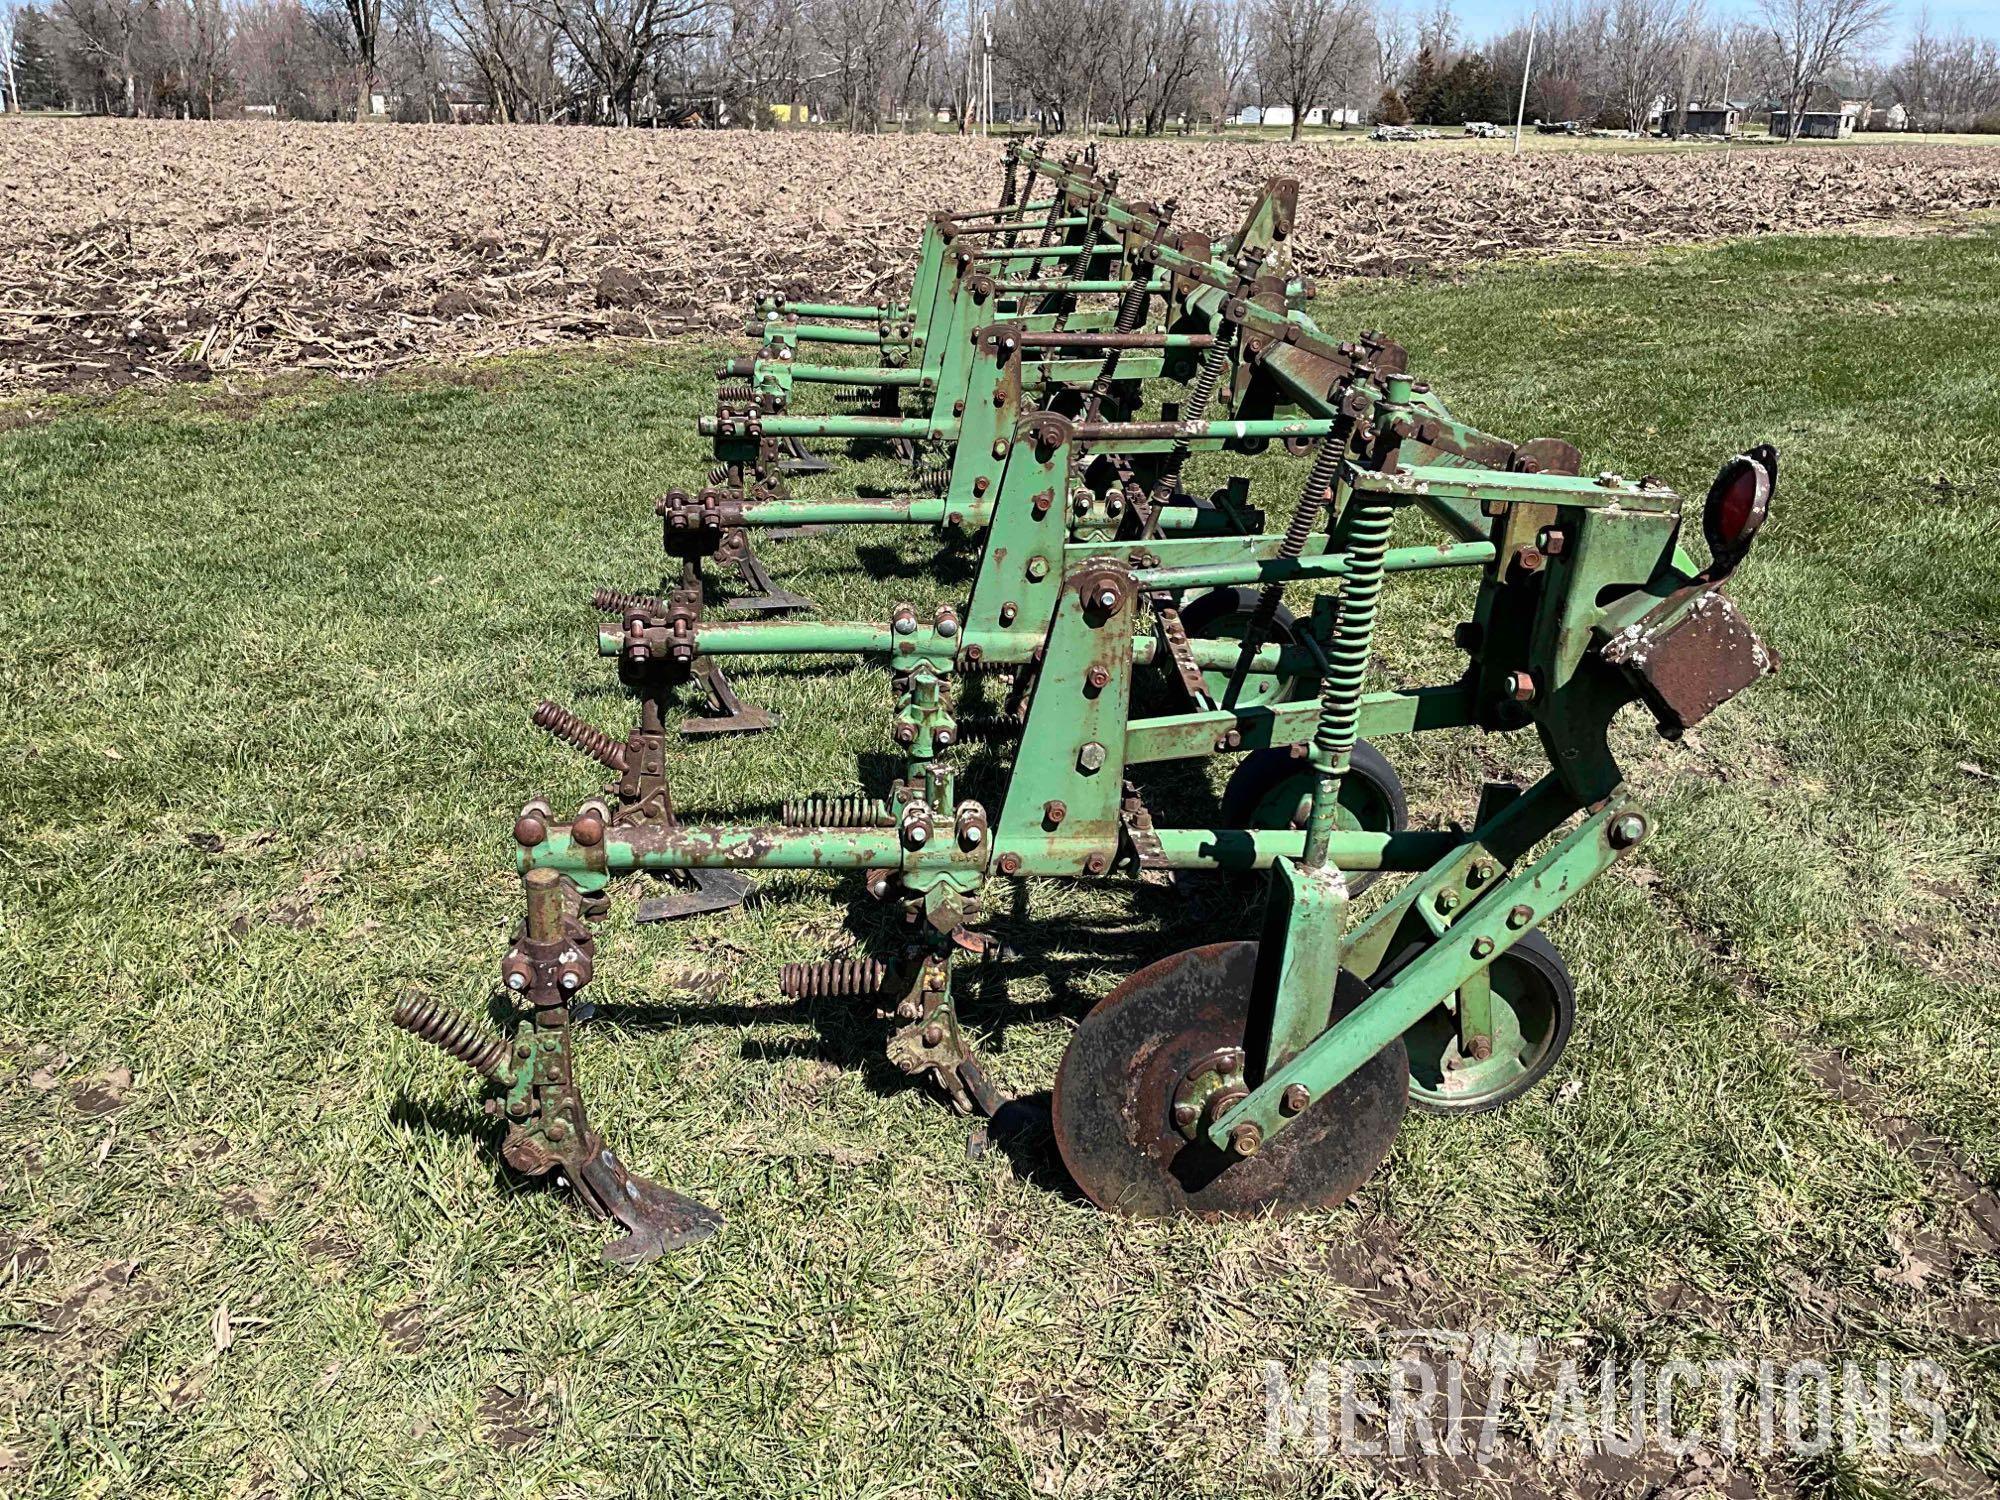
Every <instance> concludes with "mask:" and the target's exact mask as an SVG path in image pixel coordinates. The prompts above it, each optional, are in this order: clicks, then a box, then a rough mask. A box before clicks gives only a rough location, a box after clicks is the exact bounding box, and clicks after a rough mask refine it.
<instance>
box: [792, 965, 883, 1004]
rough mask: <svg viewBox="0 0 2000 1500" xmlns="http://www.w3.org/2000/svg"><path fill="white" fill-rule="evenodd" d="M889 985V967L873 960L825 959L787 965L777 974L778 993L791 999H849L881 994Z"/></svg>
mask: <svg viewBox="0 0 2000 1500" xmlns="http://www.w3.org/2000/svg"><path fill="white" fill-rule="evenodd" d="M888 982H889V966H888V965H887V964H885V963H883V962H882V961H881V960H880V959H874V958H825V959H821V960H820V961H819V962H818V963H811V964H786V965H785V966H784V967H783V968H782V969H780V970H779V971H778V991H779V993H780V994H782V995H784V996H785V997H786V998H787V999H790V1000H832V999H847V998H852V997H854V996H858V995H879V994H881V993H882V988H883V986H884V985H886V984H887V983H888Z"/></svg>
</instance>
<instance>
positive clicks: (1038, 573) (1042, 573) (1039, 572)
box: [1028, 557, 1049, 583]
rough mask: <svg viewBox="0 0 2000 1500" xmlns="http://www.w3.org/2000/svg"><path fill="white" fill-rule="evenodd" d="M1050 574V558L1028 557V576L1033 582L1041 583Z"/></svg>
mask: <svg viewBox="0 0 2000 1500" xmlns="http://www.w3.org/2000/svg"><path fill="white" fill-rule="evenodd" d="M1048 576H1049V560H1048V559H1047V558H1046V557H1031V558H1029V559H1028V578H1029V580H1030V581H1031V582H1033V583H1040V582H1041V581H1042V580H1043V579H1044V578H1046V577H1048Z"/></svg>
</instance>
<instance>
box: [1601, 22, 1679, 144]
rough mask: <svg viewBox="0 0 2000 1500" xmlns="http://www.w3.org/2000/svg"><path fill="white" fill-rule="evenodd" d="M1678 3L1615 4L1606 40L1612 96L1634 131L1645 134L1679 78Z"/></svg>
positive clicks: (1606, 56)
mask: <svg viewBox="0 0 2000 1500" xmlns="http://www.w3.org/2000/svg"><path fill="white" fill-rule="evenodd" d="M1678 10H1679V6H1678V4H1677V0H1613V4H1612V7H1611V26H1610V30H1609V31H1608V32H1607V33H1606V35H1605V61H1606V62H1607V63H1608V64H1609V69H1610V83H1611V97H1612V101H1613V102H1614V103H1615V104H1616V105H1617V107H1618V110H1619V112H1620V113H1621V114H1623V115H1624V117H1625V125H1626V128H1627V129H1629V130H1638V131H1643V130H1645V128H1646V125H1647V123H1648V121H1650V120H1651V118H1652V113H1653V106H1654V104H1655V103H1656V102H1657V101H1658V100H1659V98H1660V96H1661V95H1662V93H1663V92H1664V91H1665V89H1666V86H1667V81H1668V79H1670V78H1671V77H1672V76H1673V69H1674V62H1675V44H1676V42H1677V41H1678V40H1679V35H1680V31H1679V24H1678V23H1679V15H1678Z"/></svg>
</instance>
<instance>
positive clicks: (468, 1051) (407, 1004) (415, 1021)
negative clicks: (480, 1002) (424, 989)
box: [389, 995, 507, 1079]
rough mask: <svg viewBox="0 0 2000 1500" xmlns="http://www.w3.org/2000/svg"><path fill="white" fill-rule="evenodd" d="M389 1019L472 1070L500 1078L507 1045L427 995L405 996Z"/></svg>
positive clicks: (505, 1058) (489, 1076)
mask: <svg viewBox="0 0 2000 1500" xmlns="http://www.w3.org/2000/svg"><path fill="white" fill-rule="evenodd" d="M389 1019H390V1020H391V1021H393V1022H394V1023H395V1024H396V1025H398V1026H400V1027H402V1028H403V1030H405V1031H407V1032H409V1033H410V1035H412V1036H415V1037H420V1038H422V1039H423V1040H424V1041H427V1042H429V1043H430V1044H431V1045H432V1046H433V1047H436V1048H437V1049H438V1050H439V1051H440V1052H443V1053H446V1054H448V1055H449V1056H451V1057H455V1058H457V1059H458V1060H459V1061H460V1062H462V1063H464V1064H465V1065H466V1066H467V1067H468V1068H470V1069H472V1071H473V1072H475V1073H478V1074H480V1075H482V1076H483V1077H486V1078H494V1079H497V1078H498V1077H499V1076H500V1070H501V1068H502V1066H503V1065H504V1064H505V1063H506V1061H507V1044H506V1043H505V1042H503V1041H501V1040H500V1038H498V1037H496V1036H492V1035H490V1034H488V1033H487V1032H486V1031H485V1030H484V1029H483V1028H481V1027H480V1026H478V1025H477V1024H475V1023H474V1022H472V1021H469V1020H467V1019H466V1018H465V1017H464V1016H461V1015H460V1014H458V1012H456V1011H455V1010H453V1009H451V1007H450V1006H447V1005H444V1004H442V1003H441V1002H439V1001H436V1000H433V999H431V998H430V997H429V996H428V995H406V996H405V997H404V998H403V999H401V1000H399V1001H398V1002H397V1003H396V1008H395V1010H394V1011H392V1012H391V1013H390V1016H389Z"/></svg>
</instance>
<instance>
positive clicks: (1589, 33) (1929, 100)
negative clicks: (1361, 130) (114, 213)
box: [0, 0, 2000, 139]
mask: <svg viewBox="0 0 2000 1500" xmlns="http://www.w3.org/2000/svg"><path fill="white" fill-rule="evenodd" d="M1891 19H1892V15H1891V0H1758V3H1757V5H1756V8H1755V9H1754V10H1752V11H1749V12H1746V13H1742V14H1735V15H1730V16H1724V15H1722V14H1720V13H1719V12H1718V11H1716V10H1714V9H1713V8H1712V0H1553V3H1545V4H1543V5H1541V6H1540V7H1538V10H1537V13H1536V15H1535V18H1534V21H1533V23H1532V28H1531V27H1530V26H1529V25H1526V24H1524V25H1519V26H1516V27H1513V28H1512V29H1510V30H1507V31H1504V32H1502V33H1500V34H1498V35H1493V36H1488V37H1483V38H1473V37H1471V36H1470V35H1468V34H1467V33H1466V30H1465V28H1464V27H1463V25H1462V24H1461V23H1460V21H1459V20H1458V18H1457V17H1456V15H1455V14H1454V13H1453V12H1452V10H1451V9H1450V7H1449V5H1448V4H1439V5H1437V6H1436V7H1435V8H1433V9H1431V10H1428V11H1417V10H1412V9H1407V8H1404V7H1401V6H1399V5H1397V4H1395V3H1394V0H985V3H983V4H982V3H981V0H969V3H961V0H33V3H21V0H12V8H11V10H0V20H5V21H7V22H9V23H11V24H10V25H9V26H8V30H7V32H6V34H4V35H0V57H3V58H4V61H5V62H6V64H7V67H6V69H5V71H4V72H0V86H4V88H5V93H6V98H7V102H8V103H9V105H10V106H12V107H15V108H19V107H21V106H22V105H24V104H25V105H26V106H27V107H28V108H31V109H33V108H45V109H46V108H69V109H76V110H84V111H90V112H96V113H103V114H120V115H151V116H169V117H193V118H212V117H214V116H215V115H216V114H217V113H218V112H230V113H234V112H238V111H240V110H242V109H244V108H245V107H246V106H247V107H248V108H250V109H251V110H253V111H254V112H257V113H267V114H274V115H278V116H281V117H284V118H289V119H307V120H331V119H340V118H349V119H351V118H354V117H356V116H357V115H373V114H377V113H381V114H386V115H389V116H391V117H393V118H397V119H402V120H420V121H443V120H454V119H479V120H492V121H499V122H574V123H609V124H635V123H667V124H706V125H721V124H735V125H749V126H757V127H769V126H777V125H782V124H785V123H788V122H795V121H802V120H805V119H808V118H810V119H812V120H817V121H826V122H831V123H834V124H838V125H842V126H845V127H848V128H850V129H857V130H879V129H884V128H900V129H918V128H933V127H935V126H936V125H937V124H938V123H939V122H945V123H947V124H951V125H956V126H958V127H959V128H961V129H965V128H974V127H975V126H977V125H979V124H981V123H984V119H985V118H986V117H987V116H988V115H990V117H991V119H992V120H993V121H994V122H995V123H997V124H999V125H1003V126H1004V125H1010V124H1011V125H1017V126H1018V125H1023V124H1027V123H1032V124H1033V125H1034V126H1035V127H1036V128H1039V129H1042V130H1046V131H1050V132H1054V131H1063V130H1068V131H1075V130H1087V129H1102V130H1108V131H1113V132H1117V133H1120V134H1132V135H1157V134H1161V133H1164V132H1169V131H1175V130H1190V129H1194V128H1197V127H1200V126H1205V125H1212V124H1214V123H1217V122H1222V121H1227V120H1232V119H1235V118H1238V117H1239V116H1240V114H1241V112H1242V111H1243V110H1244V108H1245V107H1246V106H1253V107H1256V108H1258V109H1259V111H1260V112H1265V111H1271V112H1273V113H1271V114H1270V116H1269V117H1270V118H1273V119H1277V120H1284V121H1289V123H1290V125H1291V133H1292V136H1293V138H1295V139H1296V138H1297V137H1298V135H1299V133H1300V131H1301V128H1302V127H1303V126H1304V125H1306V124H1307V123H1308V121H1309V120H1313V119H1315V118H1319V117H1323V118H1325V119H1326V120H1327V121H1329V122H1331V123H1336V124H1339V125H1342V126H1345V125H1347V124H1349V123H1359V122H1362V121H1383V122H1388V123H1394V124H1402V123H1416V124H1430V125H1457V124H1459V123H1460V122H1462V121H1466V120H1482V119H1483V120H1496V121H1497V120H1511V119H1512V117H1513V115H1514V113H1515V110H1516V108H1517V107H1518V106H1520V105H1521V104H1522V102H1523V101H1522V94H1521V80H1522V75H1523V73H1524V71H1526V72H1527V73H1528V88H1527V92H1526V97H1525V107H1526V112H1527V114H1528V115H1529V116H1530V117H1531V118H1536V119H1544V120H1564V121H1578V122H1581V123H1583V124H1586V125H1598V126H1609V127H1614V128H1626V129H1636V130H1645V129H1649V128H1657V129H1662V130H1665V131H1668V132H1670V133H1671V132H1674V131H1676V130H1678V129H1679V128H1681V126H1682V124H1683V123H1684V121H1685V118H1686V111H1687V110H1688V108H1689V107H1690V106H1693V105H1708V104H1717V103H1721V102H1723V101H1727V100H1737V101H1747V102H1748V103H1750V104H1751V106H1752V107H1753V108H1756V109H1763V108H1766V107H1772V106H1776V107H1778V108H1782V109H1785V110H1788V111H1789V112H1790V114H1791V118H1792V119H1793V121H1794V122H1796V121H1797V119H1798V118H1799V114H1800V112H1801V111H1802V110H1804V109H1807V108H1811V107H1816V105H1817V104H1818V103H1819V102H1820V101H1821V100H1822V99H1823V98H1824V97H1826V96H1828V95H1830V94H1831V95H1848V96H1856V97H1866V98H1870V99H1872V100H1873V101H1874V103H1875V104H1876V105H1877V106H1878V107H1882V106H1886V105H1888V104H1890V103H1898V104H1901V105H1902V106H1903V108H1904V111H1905V113H1906V115H1907V118H1908V123H1909V124H1910V126H1911V127H1913V128H1922V129H1931V130H1942V129H1968V128H1988V129H1996V128H2000V48H1996V45H1995V43H1994V41H1993V40H1992V39H1991V38H1981V37H1975V36H1971V35H1968V34H1966V33H1965V32H1963V31H1956V32H1951V33H1943V32H1939V31H1937V30H1936V29H1934V28H1933V27H1931V26H1930V25H1929V23H1928V22H1927V21H1920V22H1919V23H1918V24H1917V26H1916V28H1915V30H1914V31H1913V32H1912V33H1910V34H1909V35H1908V36H1907V37H1905V38H1904V40H1903V41H1902V43H1901V45H1900V47H1898V48H1897V49H1896V50H1895V51H1894V52H1893V53H1892V54H1890V55H1887V56H1883V57H1878V56H1877V55H1876V53H1875V50H1874V49H1875V48H1876V47H1877V45H1878V44H1879V43H1880V41H1881V39H1882V38H1883V36H1884V35H1885V33H1886V31H1887V28H1888V24H1889V22H1890V20H1891ZM1531 30H1532V36H1531V34H1530V33H1531ZM1531 42H1532V48H1533V60H1532V67H1530V57H1529V53H1530V44H1531ZM989 76H990V77H991V79H992V83H991V86H990V90H989V89H988V88H987V86H986V85H985V83H984V80H985V79H986V78H987V77H989ZM1316 111H1318V112H1321V115H1320V116H1316V115H1315V112H1316Z"/></svg>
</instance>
